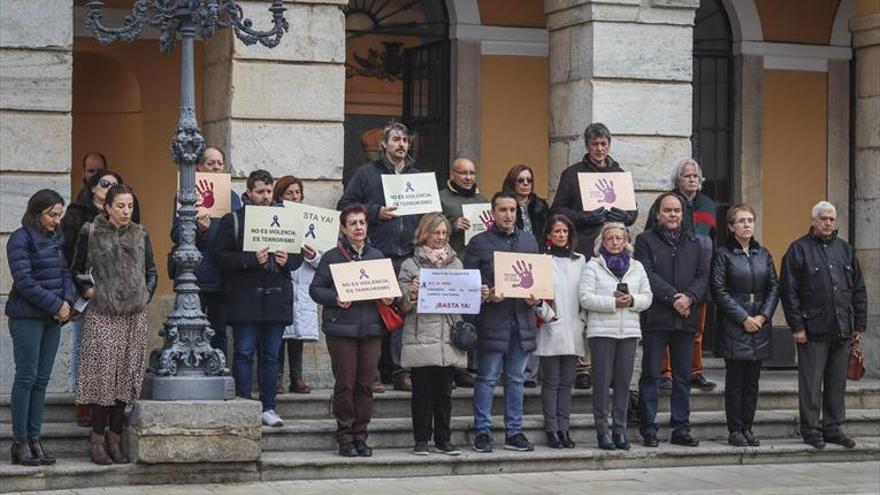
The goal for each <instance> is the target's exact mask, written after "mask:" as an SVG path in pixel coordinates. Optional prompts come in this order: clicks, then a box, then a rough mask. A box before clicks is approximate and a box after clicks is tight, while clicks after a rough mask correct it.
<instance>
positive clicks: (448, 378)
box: [398, 213, 467, 455]
mask: <svg viewBox="0 0 880 495" xmlns="http://www.w3.org/2000/svg"><path fill="white" fill-rule="evenodd" d="M450 230H451V228H450V224H449V221H448V220H446V218H445V217H444V216H443V215H442V214H440V213H429V214H427V215H425V216H423V217H422V219H421V221H420V222H419V226H418V228H417V229H416V235H415V252H414V253H413V255H412V257H410V258H409V259H407V260H405V261H404V262H403V264H402V265H401V267H400V275H399V276H398V281H399V282H400V292H401V294H402V295H401V298H400V304H399V305H400V309H401V311H402V312H403V313H405V314H408V316H407V318H406V323H405V325H404V327H403V348H402V351H401V358H400V359H401V366H403V367H404V368H411V369H412V385H413V390H412V422H413V436H414V437H415V448H413V453H414V454H416V455H428V441H429V440H430V439H431V430H432V425H433V430H434V431H433V433H434V447H435V448H436V449H437V450H438V451H440V452H442V453H444V454H447V455H458V454H460V453H461V451H460V450H459V449H458V448H457V447H456V446H455V445H453V444H452V443H451V442H450V441H449V439H450V436H451V434H452V431H451V428H450V425H449V423H450V421H451V419H452V381H453V379H454V376H455V368H463V367H465V366H467V354H466V353H465V352H464V351H462V350H459V349H457V348H455V347H453V345H452V326H453V325H454V324H455V322H457V321H459V320H461V315H460V314H417V313H416V311H414V310H415V309H416V305H417V304H418V300H419V270H420V269H422V268H435V269H437V268H440V269H443V268H448V269H461V268H462V263H461V260H459V259H458V257H457V256H456V255H455V250H453V249H452V247H451V246H450V245H449V231H450Z"/></svg>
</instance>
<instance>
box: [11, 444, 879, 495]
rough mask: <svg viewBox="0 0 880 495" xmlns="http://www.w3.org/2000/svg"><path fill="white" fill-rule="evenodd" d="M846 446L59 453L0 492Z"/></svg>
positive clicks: (857, 456)
mask: <svg viewBox="0 0 880 495" xmlns="http://www.w3.org/2000/svg"><path fill="white" fill-rule="evenodd" d="M856 440H857V442H858V444H857V446H856V447H855V448H854V449H850V450H846V449H844V448H842V447H840V446H837V445H829V446H827V447H826V448H825V449H824V450H821V451H818V450H816V449H813V448H811V447H809V446H808V445H805V444H804V443H802V442H800V441H799V440H797V439H791V438H788V439H767V440H765V441H764V442H763V443H762V445H761V446H760V447H747V448H738V447H731V446H729V445H726V444H725V443H722V442H714V441H704V442H703V443H702V444H701V445H700V446H699V447H697V448H687V447H680V446H675V445H670V444H668V443H665V442H664V443H661V445H660V447H659V448H656V449H648V448H646V447H642V446H640V445H633V448H632V450H630V451H610V452H606V451H601V450H598V449H594V448H584V447H578V448H575V449H562V450H555V449H549V448H546V447H537V448H536V450H535V451H534V452H511V451H505V450H497V451H496V452H494V453H491V454H479V453H476V452H473V451H470V450H468V449H464V450H463V452H462V455H460V456H457V457H449V456H445V455H441V454H437V453H432V454H431V455H429V456H415V455H412V453H411V452H410V451H409V450H408V449H378V450H376V451H375V452H374V455H373V457H371V458H342V457H339V456H338V455H336V454H335V452H332V451H315V452H267V453H264V454H263V458H262V460H261V461H259V462H254V463H229V464H213V465H208V464H198V465H192V464H159V465H146V464H128V465H116V466H97V465H94V464H92V463H90V462H89V461H88V459H87V458H85V457H83V456H77V457H73V458H62V459H61V461H60V462H59V463H58V464H56V465H54V466H44V467H43V466H41V467H23V466H12V465H9V464H5V463H4V464H0V491H3V492H6V491H24V490H52V489H61V488H68V489H69V488H73V489H75V488H84V487H96V486H107V487H109V486H120V485H135V484H145V485H153V484H166V483H196V482H198V483H223V482H255V481H274V480H304V479H335V478H386V477H416V476H438V475H458V474H489V473H493V474H498V473H506V472H511V473H516V472H541V471H566V470H589V469H595V470H604V469H619V468H638V467H647V466H650V467H690V466H697V465H704V466H707V465H730V464H783V463H807V462H809V463H813V462H843V461H852V462H855V461H876V460H878V459H880V438H877V437H858V438H856Z"/></svg>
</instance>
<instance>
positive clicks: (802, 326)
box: [782, 231, 868, 341]
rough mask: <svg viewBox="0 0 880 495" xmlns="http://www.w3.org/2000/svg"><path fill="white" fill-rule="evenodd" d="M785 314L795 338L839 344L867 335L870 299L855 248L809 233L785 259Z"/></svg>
mask: <svg viewBox="0 0 880 495" xmlns="http://www.w3.org/2000/svg"><path fill="white" fill-rule="evenodd" d="M782 309H783V310H784V311H785V320H786V321H787V322H788V326H789V327H791V330H792V331H793V332H797V331H800V330H806V331H807V339H808V340H820V341H822V340H826V341H827V340H835V339H845V338H849V337H851V336H852V332H853V331H864V330H865V327H866V326H867V322H868V296H867V292H866V290H865V282H864V280H862V271H861V269H860V268H859V261H858V259H857V258H856V256H855V253H854V252H853V248H852V246H850V245H849V244H848V243H847V242H846V241H844V240H843V239H841V238H839V237H837V232H836V231H835V232H834V234H833V235H832V236H831V237H830V238H828V239H821V238H819V237H817V236H814V235H813V234H812V233H809V234H807V235H805V236H803V237H801V238H800V239H797V240H796V241H794V242H793V243H791V246H789V247H788V251H786V253H785V256H784V257H783V258H782Z"/></svg>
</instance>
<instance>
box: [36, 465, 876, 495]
mask: <svg viewBox="0 0 880 495" xmlns="http://www.w3.org/2000/svg"><path fill="white" fill-rule="evenodd" d="M26 493H28V494H35V493H39V494H45V495H49V494H51V495H62V494H63V495H262V494H266V495H291V494H295V495H312V494H314V495H348V494H357V495H368V494H373V493H375V494H380V495H427V494H476V495H481V494H485V495H495V494H497V495H526V494H578V495H582V494H585V493H588V494H590V495H594V494H602V493H609V494H610V493H615V494H619V493H626V494H629V493H639V494H641V493H655V494H660V493H666V494H670V495H680V494H683V493H694V494H696V493H699V494H701V495H703V494H705V495H721V494H747V495H770V494H780V495H782V494H785V495H789V494H790V495H806V494H830V493H835V494H846V495H855V494H877V493H880V462H841V463H811V464H778V465H755V466H706V467H698V468H662V469H611V470H606V471H565V472H557V473H535V474H497V475H481V476H437V477H424V478H417V479H412V478H394V479H359V480H351V479H339V480H323V481H277V482H266V483H240V484H228V485H206V486H196V485H157V486H131V487H114V488H89V489H76V490H57V491H46V492H26Z"/></svg>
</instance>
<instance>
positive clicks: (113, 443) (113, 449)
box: [106, 431, 129, 464]
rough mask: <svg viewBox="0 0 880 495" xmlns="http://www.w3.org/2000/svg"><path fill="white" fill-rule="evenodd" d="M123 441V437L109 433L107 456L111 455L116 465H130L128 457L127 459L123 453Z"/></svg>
mask: <svg viewBox="0 0 880 495" xmlns="http://www.w3.org/2000/svg"><path fill="white" fill-rule="evenodd" d="M121 441H122V435H120V434H119V433H113V432H112V431H108V432H107V444H106V447H107V455H109V456H110V458H111V459H113V462H114V463H116V464H128V463H129V460H128V457H125V454H123V453H122V446H121V445H120V442H121Z"/></svg>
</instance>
